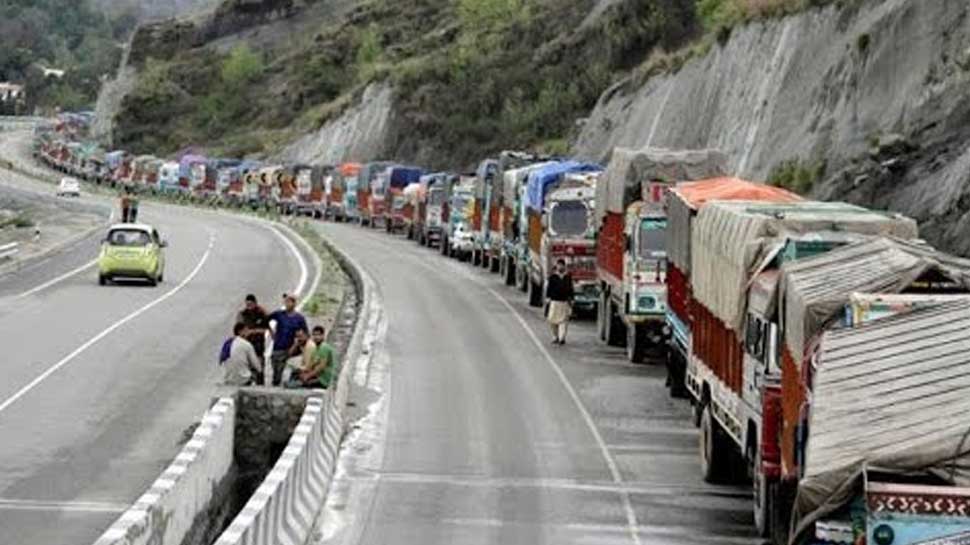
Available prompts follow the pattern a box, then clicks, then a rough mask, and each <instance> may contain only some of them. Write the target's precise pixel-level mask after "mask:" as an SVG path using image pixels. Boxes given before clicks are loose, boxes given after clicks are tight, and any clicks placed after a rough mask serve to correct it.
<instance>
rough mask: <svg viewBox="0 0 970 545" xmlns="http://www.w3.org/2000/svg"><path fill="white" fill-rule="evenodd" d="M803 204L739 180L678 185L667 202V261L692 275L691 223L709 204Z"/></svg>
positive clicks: (775, 190) (775, 189)
mask: <svg viewBox="0 0 970 545" xmlns="http://www.w3.org/2000/svg"><path fill="white" fill-rule="evenodd" d="M801 200H803V199H802V198H801V197H799V196H798V195H796V194H794V193H792V192H790V191H786V190H784V189H781V188H778V187H772V186H770V185H765V184H759V183H756V182H749V181H747V180H741V179H738V178H711V179H709V180H702V181H699V182H684V183H680V184H677V185H676V186H675V187H673V188H672V189H671V190H670V195H669V197H668V199H667V257H668V258H670V261H671V263H673V264H674V265H676V266H677V268H678V269H680V270H681V271H682V272H683V273H684V274H689V273H690V226H691V221H692V219H693V217H694V215H695V214H696V213H697V211H698V210H699V209H700V208H701V207H702V206H703V205H704V204H706V203H707V202H710V201H761V202H775V203H786V202H796V201H801Z"/></svg>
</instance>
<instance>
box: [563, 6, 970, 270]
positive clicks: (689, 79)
mask: <svg viewBox="0 0 970 545" xmlns="http://www.w3.org/2000/svg"><path fill="white" fill-rule="evenodd" d="M968 9H970V6H968V4H967V3H966V2H965V1H962V0H928V1H923V2H913V1H911V0H872V1H868V2H863V3H862V4H860V5H856V6H854V7H846V8H839V7H835V6H833V7H828V8H824V9H813V10H810V11H808V12H806V13H803V14H800V15H795V16H791V17H787V18H784V19H780V20H777V21H772V22H767V23H758V24H752V25H749V26H747V27H744V28H740V29H736V30H735V31H734V33H733V34H732V36H731V37H730V39H729V40H728V41H727V42H726V43H725V44H724V45H723V46H717V45H715V46H714V47H713V49H712V50H711V51H710V52H709V53H708V54H706V55H704V56H702V57H700V58H696V59H693V60H691V61H689V62H688V63H687V64H686V65H685V66H684V67H683V68H682V69H681V70H680V71H679V72H677V73H676V74H671V75H664V76H657V77H654V78H652V79H650V80H648V81H647V82H646V83H645V84H643V85H642V86H639V87H637V86H636V85H635V84H634V83H633V82H632V81H630V80H628V81H625V82H621V83H619V84H617V85H616V86H614V87H613V88H611V89H610V90H608V91H607V92H606V93H604V95H603V96H602V97H601V99H600V101H599V103H598V104H597V106H596V108H595V110H594V112H593V113H592V115H591V116H590V118H589V119H588V121H587V122H586V123H585V126H584V128H583V130H582V132H581V134H580V136H579V137H578V139H577V141H576V143H575V146H574V150H575V152H576V153H577V154H579V155H581V156H582V157H584V158H589V159H594V160H603V159H604V158H605V157H606V155H607V154H608V153H609V151H610V150H611V149H612V148H613V147H614V146H627V147H641V146H644V145H648V144H649V145H651V146H660V147H673V148H678V147H680V148H706V147H716V148H720V149H721V150H723V151H725V152H726V153H727V154H728V157H729V158H730V162H731V167H732V170H733V171H734V172H735V173H736V174H737V175H740V176H744V177H749V178H753V179H760V180H763V179H766V178H767V177H768V175H769V174H770V173H771V171H772V170H773V169H774V168H775V167H777V166H778V165H779V164H780V163H781V162H782V161H787V160H792V159H801V160H805V161H818V160H824V161H826V164H827V166H828V168H827V170H826V172H827V177H826V178H825V179H824V180H822V181H820V183H817V184H816V185H815V191H814V192H815V193H816V194H817V195H819V196H822V197H826V198H832V199H836V198H843V199H849V200H852V201H855V202H860V203H863V204H868V205H873V206H877V207H888V208H892V209H895V210H898V211H901V212H904V213H906V214H909V215H911V216H913V217H915V218H917V219H918V220H920V221H921V223H922V226H923V233H924V236H926V237H927V238H928V239H930V240H931V241H933V242H935V243H938V244H940V245H941V246H942V247H944V248H947V249H950V250H955V251H958V252H961V253H970V237H967V236H965V235H966V234H967V233H968V230H970V214H968V210H970V198H968V191H967V189H966V186H967V182H968V181H970V140H968V136H970V93H968V92H967V84H968V82H970V18H968ZM890 135H892V136H890ZM887 137H888V139H887ZM874 146H875V149H873V147H874ZM871 151H872V152H873V153H870V152H871Z"/></svg>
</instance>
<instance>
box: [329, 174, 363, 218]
mask: <svg viewBox="0 0 970 545" xmlns="http://www.w3.org/2000/svg"><path fill="white" fill-rule="evenodd" d="M360 169H361V165H360V163H343V164H341V165H340V166H338V167H337V171H336V172H335V173H334V177H333V182H332V183H331V185H330V194H329V195H328V196H327V213H328V214H329V215H330V217H331V218H333V219H334V221H356V220H357V217H358V212H357V178H358V176H360Z"/></svg>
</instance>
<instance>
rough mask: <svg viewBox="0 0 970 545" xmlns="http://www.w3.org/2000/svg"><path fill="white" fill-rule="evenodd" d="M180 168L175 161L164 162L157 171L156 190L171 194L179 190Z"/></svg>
mask: <svg viewBox="0 0 970 545" xmlns="http://www.w3.org/2000/svg"><path fill="white" fill-rule="evenodd" d="M180 170H181V166H180V165H179V163H178V162H176V161H166V162H164V163H162V166H161V167H160V168H159V169H158V188H159V190H160V191H162V192H163V193H172V192H177V191H179V190H180V186H179V171H180Z"/></svg>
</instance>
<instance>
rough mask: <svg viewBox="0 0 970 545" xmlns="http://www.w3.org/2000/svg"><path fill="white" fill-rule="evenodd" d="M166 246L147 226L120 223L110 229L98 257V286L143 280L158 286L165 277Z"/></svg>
mask: <svg viewBox="0 0 970 545" xmlns="http://www.w3.org/2000/svg"><path fill="white" fill-rule="evenodd" d="M167 245H168V244H167V243H166V242H165V241H164V240H162V238H161V237H160V236H159V235H158V231H157V230H155V228H154V227H151V226H149V225H141V224H135V223H121V224H117V225H113V226H111V228H110V229H109V230H108V236H106V237H105V239H104V242H102V243H101V254H100V255H99V256H98V283H99V284H101V285H102V286H104V285H105V284H107V283H108V282H111V281H113V280H114V279H116V278H143V279H145V280H148V282H149V283H151V285H153V286H154V285H157V284H158V283H159V282H161V281H162V280H163V279H164V277H165V254H164V253H163V251H162V248H165V247H166V246H167Z"/></svg>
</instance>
